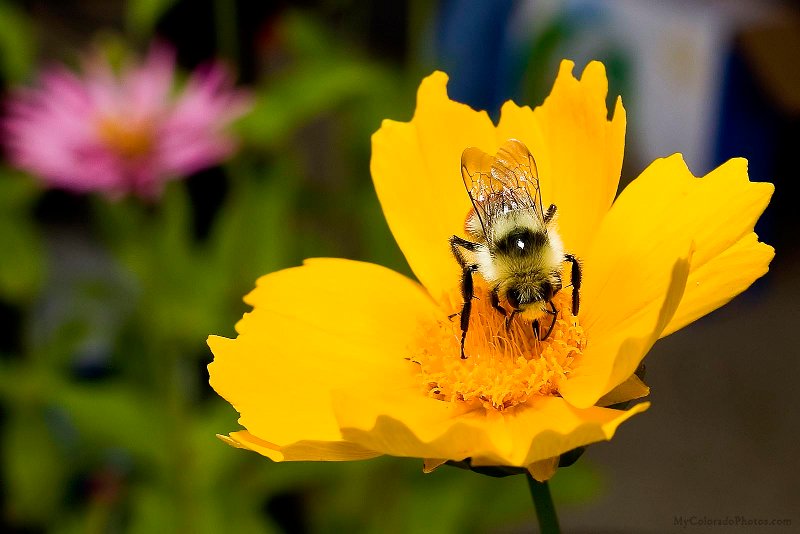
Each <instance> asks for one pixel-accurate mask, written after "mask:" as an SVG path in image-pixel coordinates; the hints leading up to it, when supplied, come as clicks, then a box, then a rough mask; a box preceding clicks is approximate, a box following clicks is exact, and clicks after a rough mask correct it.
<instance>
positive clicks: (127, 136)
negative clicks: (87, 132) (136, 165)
mask: <svg viewBox="0 0 800 534" xmlns="http://www.w3.org/2000/svg"><path fill="white" fill-rule="evenodd" d="M97 130H98V132H99V134H100V138H101V139H102V140H103V142H104V143H106V145H108V146H109V147H110V148H111V149H112V150H114V151H115V152H116V153H117V154H119V155H120V156H122V157H123V158H126V159H134V158H137V157H140V156H144V155H146V154H148V153H149V152H150V149H151V148H152V147H153V128H152V126H151V125H150V123H149V122H146V121H139V122H138V123H136V122H134V123H130V124H127V123H125V122H124V121H122V120H119V119H117V118H114V117H104V118H102V119H100V120H99V121H98V123H97Z"/></svg>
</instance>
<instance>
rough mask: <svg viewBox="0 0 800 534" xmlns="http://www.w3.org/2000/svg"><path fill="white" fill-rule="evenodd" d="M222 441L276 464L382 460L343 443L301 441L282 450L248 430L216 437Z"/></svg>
mask: <svg viewBox="0 0 800 534" xmlns="http://www.w3.org/2000/svg"><path fill="white" fill-rule="evenodd" d="M217 437H218V438H219V439H221V440H222V441H224V442H225V443H227V444H228V445H230V446H232V447H236V448H237V449H247V450H251V451H254V452H257V453H259V454H261V455H262V456H266V457H267V458H269V459H270V460H272V461H275V462H295V461H306V460H309V461H324V462H341V461H347V460H367V459H369V458H375V457H377V456H380V453H377V452H374V451H368V450H366V449H363V448H361V447H359V446H358V445H356V444H354V443H348V442H344V441H339V442H329V441H298V442H296V443H292V444H290V445H287V446H285V447H279V446H277V445H275V444H273V443H270V442H268V441H264V440H263V439H259V438H257V437H255V436H254V435H252V434H251V433H250V432H248V431H246V430H240V431H239V432H232V433H231V434H230V435H229V436H222V435H219V434H218V435H217Z"/></svg>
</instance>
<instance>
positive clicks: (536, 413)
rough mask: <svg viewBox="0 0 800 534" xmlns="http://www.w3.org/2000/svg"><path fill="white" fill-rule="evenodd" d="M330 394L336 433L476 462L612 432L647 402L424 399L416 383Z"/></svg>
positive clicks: (380, 447) (560, 447) (523, 459)
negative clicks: (472, 403) (510, 403)
mask: <svg viewBox="0 0 800 534" xmlns="http://www.w3.org/2000/svg"><path fill="white" fill-rule="evenodd" d="M360 393H362V394H363V392H360ZM334 398H335V401H334V405H335V411H336V414H337V417H338V420H339V424H340V426H341V428H342V435H343V436H344V437H345V439H347V440H348V441H352V442H354V443H357V444H358V445H360V446H361V447H363V448H365V449H369V450H374V451H378V452H382V453H385V454H390V455H394V456H409V457H421V458H439V459H448V460H463V459H465V458H472V465H476V466H481V465H507V466H517V467H527V466H529V465H531V464H532V463H534V462H537V461H540V460H545V459H547V458H551V457H554V456H559V455H561V454H563V453H565V452H567V451H569V450H572V449H574V448H576V447H580V446H582V445H587V444H589V443H594V442H596V441H602V440H607V439H611V437H612V436H613V434H614V431H615V430H616V428H617V426H618V425H619V424H621V423H622V422H623V421H625V420H626V419H628V418H629V417H631V416H633V415H634V414H636V413H639V412H641V411H644V410H645V409H647V407H648V404H646V403H643V404H638V405H636V406H634V407H633V408H631V409H630V410H628V411H620V410H611V409H608V408H599V407H596V406H592V407H589V408H588V409H584V410H582V409H578V408H575V407H573V406H570V405H569V404H568V403H567V402H565V401H564V399H561V398H559V397H536V398H534V399H532V400H531V401H530V402H529V403H528V404H526V405H522V406H518V407H517V408H515V409H513V410H508V411H507V412H499V411H497V410H493V409H488V410H486V409H482V408H479V409H466V408H465V407H464V406H463V405H461V404H459V403H446V402H442V401H438V400H435V399H431V398H427V397H424V396H422V395H420V394H419V389H418V388H417V389H406V390H404V389H403V388H384V389H383V391H378V390H377V388H376V390H375V391H374V392H373V393H372V394H371V395H370V398H371V399H372V400H373V401H372V402H370V403H365V402H363V396H362V395H354V394H352V392H346V391H339V392H338V395H335V396H334Z"/></svg>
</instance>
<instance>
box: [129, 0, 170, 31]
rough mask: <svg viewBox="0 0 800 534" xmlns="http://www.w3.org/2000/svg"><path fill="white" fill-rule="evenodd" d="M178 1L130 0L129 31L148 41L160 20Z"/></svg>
mask: <svg viewBox="0 0 800 534" xmlns="http://www.w3.org/2000/svg"><path fill="white" fill-rule="evenodd" d="M175 2H176V0H128V1H127V3H126V5H125V17H126V22H127V26H128V29H129V30H130V31H131V32H132V33H133V34H134V35H135V36H137V37H138V38H140V39H143V40H144V39H148V38H149V37H150V36H151V35H152V33H153V30H154V29H155V27H156V24H157V23H158V21H159V19H160V18H161V16H162V15H164V13H166V12H167V10H168V9H169V8H171V7H172V6H173V5H174V4H175Z"/></svg>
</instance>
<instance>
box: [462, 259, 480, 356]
mask: <svg viewBox="0 0 800 534" xmlns="http://www.w3.org/2000/svg"><path fill="white" fill-rule="evenodd" d="M477 270H478V266H477V265H468V266H466V267H464V272H463V273H462V275H461V296H462V297H464V307H463V308H461V359H462V360H466V359H467V357H466V355H465V354H464V343H465V342H466V340H467V330H469V315H470V313H471V312H472V296H473V295H472V292H473V290H474V286H473V283H472V273H474V272H475V271H477Z"/></svg>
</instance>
